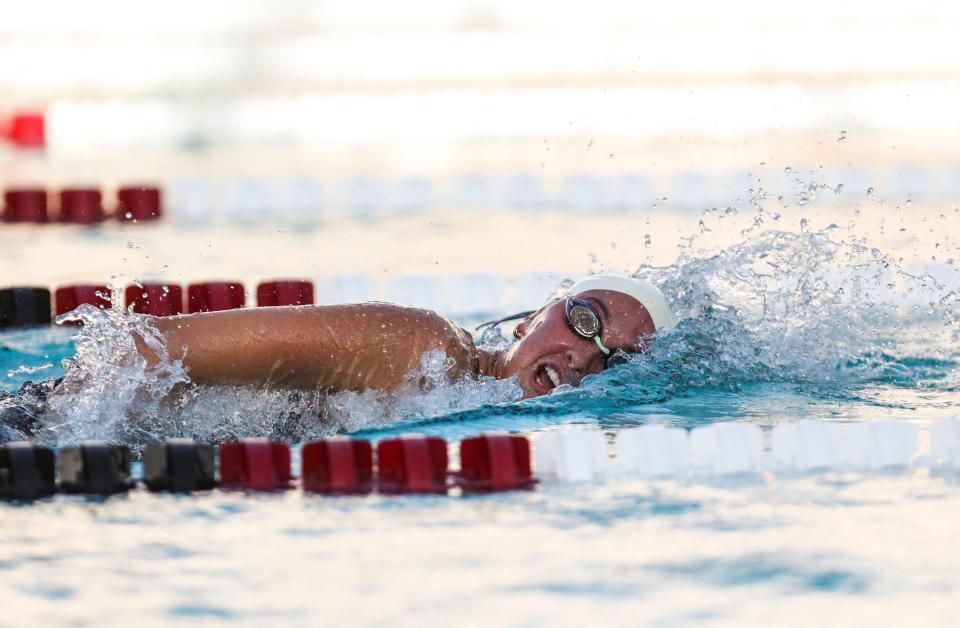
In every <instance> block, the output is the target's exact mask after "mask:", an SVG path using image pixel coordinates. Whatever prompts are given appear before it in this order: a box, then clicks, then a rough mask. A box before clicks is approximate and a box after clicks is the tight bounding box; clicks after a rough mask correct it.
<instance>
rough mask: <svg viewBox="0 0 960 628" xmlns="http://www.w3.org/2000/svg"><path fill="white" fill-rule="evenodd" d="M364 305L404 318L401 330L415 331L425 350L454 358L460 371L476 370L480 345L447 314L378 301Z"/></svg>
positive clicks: (472, 371)
mask: <svg viewBox="0 0 960 628" xmlns="http://www.w3.org/2000/svg"><path fill="white" fill-rule="evenodd" d="M365 306H366V307H372V308H376V309H378V310H379V311H381V312H383V313H385V314H387V315H388V316H390V317H396V318H398V319H399V320H402V321H403V322H404V325H403V326H402V327H401V329H403V330H404V331H401V333H405V332H406V333H415V334H416V335H418V336H420V337H421V338H422V340H423V342H424V347H423V349H424V350H429V349H440V350H442V351H443V352H444V353H446V354H447V356H449V357H451V358H453V359H454V361H455V362H456V364H457V367H458V368H459V370H461V371H464V372H470V373H476V372H477V369H478V357H477V346H476V344H475V343H474V341H473V335H472V334H470V332H469V331H467V330H466V329H464V328H463V327H461V326H460V325H457V324H456V323H454V322H453V321H451V320H450V319H448V318H446V317H445V316H441V315H440V314H438V313H437V312H435V311H433V310H428V309H424V308H417V307H408V306H404V305H396V304H392V303H379V302H377V303H369V304H365ZM398 331H399V330H398Z"/></svg>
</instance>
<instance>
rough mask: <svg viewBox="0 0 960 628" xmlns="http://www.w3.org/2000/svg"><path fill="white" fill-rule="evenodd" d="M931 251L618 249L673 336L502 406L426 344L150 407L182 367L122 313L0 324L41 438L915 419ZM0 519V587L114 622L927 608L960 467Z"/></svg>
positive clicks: (138, 502)
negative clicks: (660, 307) (296, 390)
mask: <svg viewBox="0 0 960 628" xmlns="http://www.w3.org/2000/svg"><path fill="white" fill-rule="evenodd" d="M942 266H943V269H944V271H945V273H946V274H945V275H943V276H941V277H940V278H939V279H934V278H933V277H932V276H929V275H924V274H918V273H916V272H914V271H910V270H907V269H905V268H902V267H901V265H900V263H899V261H898V259H897V258H895V257H892V256H889V255H887V254H886V253H885V252H884V251H882V250H878V249H876V248H873V247H871V246H870V244H869V243H867V242H864V241H857V240H844V239H843V238H841V237H840V236H838V235H837V234H835V233H832V232H831V231H830V230H828V231H826V232H821V233H810V232H808V231H801V232H799V233H788V232H782V231H762V230H760V229H748V230H746V231H745V233H744V237H743V239H742V240H741V241H740V242H739V243H738V244H735V245H733V246H729V247H724V248H722V249H720V250H714V251H709V250H704V249H702V248H699V247H697V246H696V242H695V241H692V242H691V243H690V245H689V246H688V247H687V248H686V249H685V250H684V251H683V253H682V255H681V256H680V259H679V261H678V262H677V263H676V264H674V265H672V266H669V267H665V268H653V267H641V268H639V269H638V270H637V272H638V273H639V274H640V275H643V276H646V277H649V278H651V279H653V280H655V281H657V282H659V283H660V284H661V285H663V286H664V288H665V292H666V293H667V294H668V296H669V298H670V299H671V300H672V302H673V304H674V306H675V308H676V310H677V312H678V314H679V317H680V319H681V323H680V325H679V326H678V328H677V329H676V330H674V331H671V332H669V333H668V334H665V335H663V336H662V337H660V338H658V339H657V340H656V342H654V343H653V344H652V345H651V347H650V352H649V354H647V355H643V356H637V357H635V358H633V360H632V361H631V362H630V363H629V364H628V365H626V366H623V367H620V368H617V369H613V370H610V371H607V372H605V373H603V374H601V375H599V376H595V377H592V378H589V379H588V380H586V381H585V382H584V384H583V385H582V386H581V387H580V388H579V389H566V390H559V389H558V390H557V391H554V393H553V394H551V395H549V396H547V397H543V398H540V399H533V400H528V401H524V402H516V401H515V400H514V399H515V398H516V396H517V389H516V387H515V385H514V384H513V383H512V382H510V381H506V382H495V381H479V382H476V381H470V382H459V383H453V384H449V383H445V382H444V381H443V378H442V376H441V375H442V372H443V357H442V356H436V355H428V356H425V358H424V360H423V363H422V368H421V372H420V373H418V374H417V376H418V377H419V376H420V375H424V376H426V377H427V378H428V380H429V381H431V382H433V387H432V389H431V390H429V391H428V392H427V393H425V394H420V393H417V394H415V393H413V392H411V391H410V390H402V391H400V392H398V393H394V394H375V393H367V394H362V395H361V394H354V393H345V394H339V395H334V396H332V397H331V398H323V397H321V396H319V395H309V394H306V395H298V396H291V395H289V394H287V393H278V392H273V391H264V390H254V389H232V388H223V387H214V388H205V389H188V390H187V392H185V393H179V394H177V395H176V397H177V402H176V403H173V404H171V403H170V402H169V398H170V393H171V392H172V391H173V392H176V391H179V390H180V389H182V388H183V386H184V382H185V381H186V380H187V374H186V373H184V372H183V370H182V369H181V368H180V367H179V365H177V364H175V363H170V364H167V365H165V367H164V368H163V369H160V370H158V371H154V372H150V373H145V372H144V371H143V369H142V368H140V366H139V365H138V364H137V363H136V361H135V360H133V358H132V357H131V353H130V350H131V346H130V343H129V340H128V337H129V336H128V333H129V329H130V328H131V327H137V328H138V329H143V325H144V323H143V321H141V320H139V319H138V318H137V317H133V316H128V315H124V314H122V313H120V312H117V311H113V312H94V311H88V312H83V313H82V314H81V315H82V316H83V318H84V320H85V322H86V325H85V326H84V327H83V328H82V329H80V330H77V329H71V330H63V329H51V330H28V331H16V332H6V333H4V334H3V335H2V336H0V344H2V351H0V369H2V373H0V374H3V375H6V379H5V380H4V381H5V382H6V383H5V387H6V388H8V389H10V390H12V389H14V388H16V387H17V386H18V385H19V384H20V383H21V382H23V381H26V380H30V379H32V380H34V381H36V380H37V379H42V378H44V377H50V376H54V375H60V374H65V376H66V380H65V384H64V387H63V388H62V390H61V392H59V393H58V394H55V395H53V396H51V398H50V401H49V408H48V412H47V414H46V415H45V418H44V425H43V429H42V430H41V432H40V434H39V436H38V438H39V439H40V440H42V441H44V442H48V443H50V444H54V445H64V444H68V443H72V442H76V441H78V440H82V439H86V438H105V439H109V440H114V441H121V442H126V443H128V444H130V445H131V446H133V447H134V448H137V447H140V446H142V445H143V444H145V443H147V442H151V441H153V440H157V439H162V438H167V437H171V436H181V435H186V436H194V437H196V438H198V439H202V440H206V441H222V440H227V439H231V438H235V437H239V436H248V435H257V434H263V433H268V434H273V435H274V436H277V437H281V438H284V439H286V440H288V441H290V442H292V443H298V442H303V441H304V440H307V439H309V438H311V437H317V436H323V435H328V434H331V433H336V432H344V431H346V432H349V433H353V434H358V435H362V436H364V437H368V438H372V439H374V440H376V439H379V438H383V437H385V436H390V435H394V434H396V433H402V432H408V431H418V432H423V433H428V434H436V435H440V436H443V437H445V438H447V439H449V440H451V441H455V440H456V439H458V438H460V437H462V436H465V435H467V434H475V433H479V432H483V431H488V430H513V431H517V432H521V433H526V434H534V433H536V432H539V431H543V430H555V429H560V428H562V427H564V426H567V425H571V424H576V425H580V426H586V427H588V428H589V429H597V430H602V431H603V432H604V433H605V434H606V435H607V436H608V438H610V439H611V440H612V438H613V437H614V436H615V435H616V434H617V432H618V431H619V430H620V429H622V428H625V427H633V426H637V425H643V424H648V423H663V424H668V425H674V426H682V427H688V428H689V427H694V426H697V425H701V424H706V423H711V422H719V421H748V422H752V423H756V424H759V425H760V426H762V427H763V428H764V429H767V428H769V427H771V426H773V425H775V424H777V423H781V422H785V421H796V420H801V419H816V420H824V421H870V420H876V419H895V420H902V421H910V422H913V423H915V424H916V425H917V426H918V427H919V428H920V429H921V434H922V438H923V434H925V430H926V428H927V427H928V426H929V425H930V424H931V423H932V422H933V421H936V420H939V419H943V418H947V417H951V416H956V415H957V414H958V413H957V410H956V408H957V407H958V404H960V390H958V387H960V370H958V368H957V365H958V360H960V335H958V322H960V318H958V314H960V308H958V307H957V305H958V304H957V292H955V288H956V282H955V281H954V276H953V272H954V269H953V266H952V260H951V261H950V263H946V264H943V265H942ZM951 282H952V283H951ZM71 335H73V336H75V339H71ZM480 340H482V342H488V343H496V342H502V340H501V339H499V338H497V337H490V336H488V337H485V338H483V339H480ZM65 358H66V360H65V361H64V359H65ZM61 362H62V365H61ZM534 435H535V434H534ZM0 519H2V525H0V529H2V530H3V532H2V533H0V556H2V557H3V558H2V560H0V570H2V571H3V573H4V585H3V591H4V598H5V599H6V600H8V602H9V605H8V607H9V608H17V609H18V612H21V613H22V617H23V618H25V619H26V618H29V619H30V620H33V621H34V622H36V621H50V622H53V621H56V622H66V621H80V622H93V621H97V622H98V623H108V624H128V623H130V622H131V621H137V620H138V619H140V618H141V617H142V614H143V613H144V612H145V611H146V612H151V613H153V612H156V613H160V615H159V616H160V617H163V618H166V619H168V620H183V621H184V622H188V621H189V622H191V623H197V622H209V623H216V622H219V621H222V620H229V621H231V622H236V623H245V624H250V625H257V624H263V623H266V622H272V621H286V622H292V623H299V624H316V623H327V624H344V623H348V622H349V623H361V624H370V623H378V624H382V623H387V622H390V623H393V624H401V625H423V624H424V623H426V622H433V623H441V622H442V623H462V624H476V623H491V622H496V623H498V624H500V623H502V624H507V625H546V624H550V625H584V624H588V623H589V624H595V623H599V622H610V621H616V622H619V623H627V624H637V623H654V624H656V625H673V624H686V623H691V622H702V623H707V624H710V623H714V624H717V625H737V624H743V623H748V622H749V623H756V624H759V623H768V622H770V621H774V620H776V621H778V622H779V623H784V624H788V625H789V624H796V625H806V624H809V619H810V618H811V617H817V622H818V623H823V624H827V625H851V624H854V625H902V624H904V623H911V624H918V623H921V622H923V623H926V624H932V625H948V624H951V623H953V622H954V621H955V609H956V603H957V601H958V600H960V591H958V587H960V578H958V576H957V565H958V557H960V556H958V553H957V547H956V541H955V538H956V533H955V530H956V523H957V521H958V520H960V486H958V480H957V478H956V477H955V476H953V475H950V474H931V473H930V472H928V471H926V470H920V471H910V472H904V473H888V474H863V475H862V474H852V473H835V474H820V475H808V476H802V477H791V478H782V477H777V478H774V477H768V476H756V477H749V478H735V479H729V478H728V479H725V480H716V481H706V480H696V481H694V480H691V481H671V482H640V481H633V480H629V479H623V478H621V479H609V480H606V481H601V482H595V483H585V484H577V485H551V484H544V485H541V486H540V487H538V488H537V489H536V490H533V491H529V492H518V493H510V494H500V495H490V496H481V497H462V496H453V497H450V498H441V497H384V496H369V497H362V498H324V497H317V496H310V495H304V494H301V493H300V492H298V491H291V492H289V493H287V494H283V495H243V494H236V493H225V492H220V491H213V492H211V493H209V494H204V495H198V496H190V497H174V496H165V495H151V494H148V493H145V492H143V491H138V492H134V493H131V494H130V495H128V496H121V497H115V498H111V499H109V500H106V501H95V500H85V499H79V498H67V497H57V498H55V499H52V500H48V501H44V502H41V503H38V504H35V505H31V506H16V505H6V506H2V507H0ZM107 606H109V607H110V608H111V613H110V615H109V616H103V614H102V612H101V609H103V608H106V607H107Z"/></svg>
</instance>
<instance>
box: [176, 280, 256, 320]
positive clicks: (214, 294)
mask: <svg viewBox="0 0 960 628" xmlns="http://www.w3.org/2000/svg"><path fill="white" fill-rule="evenodd" d="M246 302H247V299H246V295H245V294H244V292H243V284H242V283H240V282H226V281H220V282H209V283H192V284H190V285H189V286H187V311H188V312H189V313H191V314H193V313H194V312H219V311H221V310H234V309H237V308H241V307H243V306H244V305H245V304H246Z"/></svg>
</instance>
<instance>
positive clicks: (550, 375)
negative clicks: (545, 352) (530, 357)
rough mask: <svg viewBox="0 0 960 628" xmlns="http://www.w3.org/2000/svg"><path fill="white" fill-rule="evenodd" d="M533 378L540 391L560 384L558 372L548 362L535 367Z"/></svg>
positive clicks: (546, 390)
mask: <svg viewBox="0 0 960 628" xmlns="http://www.w3.org/2000/svg"><path fill="white" fill-rule="evenodd" d="M533 380H534V383H535V384H536V385H537V388H539V389H540V391H541V392H549V391H551V390H553V389H554V388H556V387H557V386H559V385H560V373H558V372H557V370H556V369H555V368H553V367H552V366H550V365H549V364H541V365H540V366H538V367H537V371H536V373H535V374H534V376H533Z"/></svg>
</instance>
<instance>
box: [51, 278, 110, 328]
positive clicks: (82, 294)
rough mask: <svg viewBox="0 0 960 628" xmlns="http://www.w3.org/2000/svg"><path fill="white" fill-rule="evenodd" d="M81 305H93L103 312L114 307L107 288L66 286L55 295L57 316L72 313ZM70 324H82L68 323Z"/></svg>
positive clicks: (58, 289)
mask: <svg viewBox="0 0 960 628" xmlns="http://www.w3.org/2000/svg"><path fill="white" fill-rule="evenodd" d="M81 305H92V306H94V307H96V308H99V309H101V310H109V309H110V308H111V307H113V304H112V303H110V289H109V288H108V287H107V286H91V285H80V286H64V287H62V288H57V291H56V292H55V293H54V312H55V313H56V316H60V315H62V314H66V313H67V312H72V311H74V310H75V309H77V308H78V307H80V306H81ZM68 324H78V325H79V324H80V323H79V322H77V323H73V322H71V323H68Z"/></svg>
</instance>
